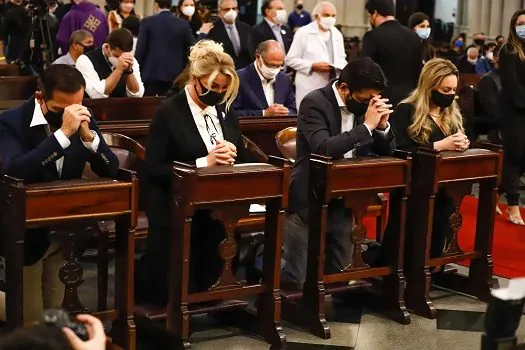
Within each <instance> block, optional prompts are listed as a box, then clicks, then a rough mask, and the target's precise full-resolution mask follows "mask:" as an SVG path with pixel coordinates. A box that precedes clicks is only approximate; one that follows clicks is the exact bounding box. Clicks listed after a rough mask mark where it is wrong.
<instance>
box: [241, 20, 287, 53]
mask: <svg viewBox="0 0 525 350" xmlns="http://www.w3.org/2000/svg"><path fill="white" fill-rule="evenodd" d="M281 35H282V37H283V42H284V50H285V51H286V53H288V50H290V46H292V41H293V32H292V31H291V30H290V29H289V28H288V27H287V26H286V25H284V24H283V25H282V26H281ZM266 40H277V38H276V37H275V34H274V33H273V31H272V28H270V26H269V25H268V23H267V22H266V20H264V19H263V21H262V22H261V23H259V24H257V25H255V26H253V27H252V33H251V37H250V45H249V46H250V54H251V55H252V58H255V50H256V49H257V46H259V44H260V43H262V42H263V41H266Z"/></svg>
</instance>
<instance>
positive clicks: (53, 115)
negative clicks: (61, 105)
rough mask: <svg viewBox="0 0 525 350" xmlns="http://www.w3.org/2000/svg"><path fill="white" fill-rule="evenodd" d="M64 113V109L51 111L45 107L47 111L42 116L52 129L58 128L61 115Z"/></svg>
mask: <svg viewBox="0 0 525 350" xmlns="http://www.w3.org/2000/svg"><path fill="white" fill-rule="evenodd" d="M63 115H64V111H63V110H62V111H59V112H53V111H50V110H49V108H48V109H47V113H46V114H45V115H44V118H46V120H47V122H48V124H49V126H50V127H52V128H53V129H60V127H61V126H62V116H63Z"/></svg>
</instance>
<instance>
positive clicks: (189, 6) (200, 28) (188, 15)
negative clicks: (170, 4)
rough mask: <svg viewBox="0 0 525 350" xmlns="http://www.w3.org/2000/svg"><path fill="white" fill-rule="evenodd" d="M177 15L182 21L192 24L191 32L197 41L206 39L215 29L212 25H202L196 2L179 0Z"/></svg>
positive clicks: (193, 0)
mask: <svg viewBox="0 0 525 350" xmlns="http://www.w3.org/2000/svg"><path fill="white" fill-rule="evenodd" d="M175 14H176V15H177V17H179V18H180V19H184V20H186V21H188V22H190V26H191V30H192V32H193V35H194V36H195V38H196V39H197V40H201V39H204V38H206V36H207V35H208V33H209V32H210V30H211V29H212V28H213V24H211V23H202V22H203V21H202V18H201V15H200V13H199V11H198V8H197V6H196V3H195V0H179V3H178V4H177V10H176V11H175Z"/></svg>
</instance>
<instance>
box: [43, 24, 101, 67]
mask: <svg viewBox="0 0 525 350" xmlns="http://www.w3.org/2000/svg"><path fill="white" fill-rule="evenodd" d="M94 48H95V41H94V39H93V34H91V33H90V32H88V31H87V30H83V29H80V30H76V31H74V32H73V34H71V38H69V52H68V53H67V54H65V55H64V56H62V57H59V58H57V59H56V60H55V62H53V64H66V65H68V66H73V67H74V66H75V65H76V62H77V59H78V58H79V57H80V56H81V55H85V54H87V53H89V52H91V51H93V49H94Z"/></svg>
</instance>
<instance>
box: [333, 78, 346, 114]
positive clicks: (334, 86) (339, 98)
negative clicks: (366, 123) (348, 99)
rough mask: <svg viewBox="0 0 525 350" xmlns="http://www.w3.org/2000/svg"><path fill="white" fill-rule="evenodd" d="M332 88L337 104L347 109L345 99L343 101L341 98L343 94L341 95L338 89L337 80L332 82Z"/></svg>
mask: <svg viewBox="0 0 525 350" xmlns="http://www.w3.org/2000/svg"><path fill="white" fill-rule="evenodd" d="M332 90H333V91H334V94H335V99H336V100H337V105H338V106H339V107H340V108H345V109H346V104H345V101H343V99H342V98H341V95H339V91H337V81H335V82H334V83H333V84H332Z"/></svg>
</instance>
